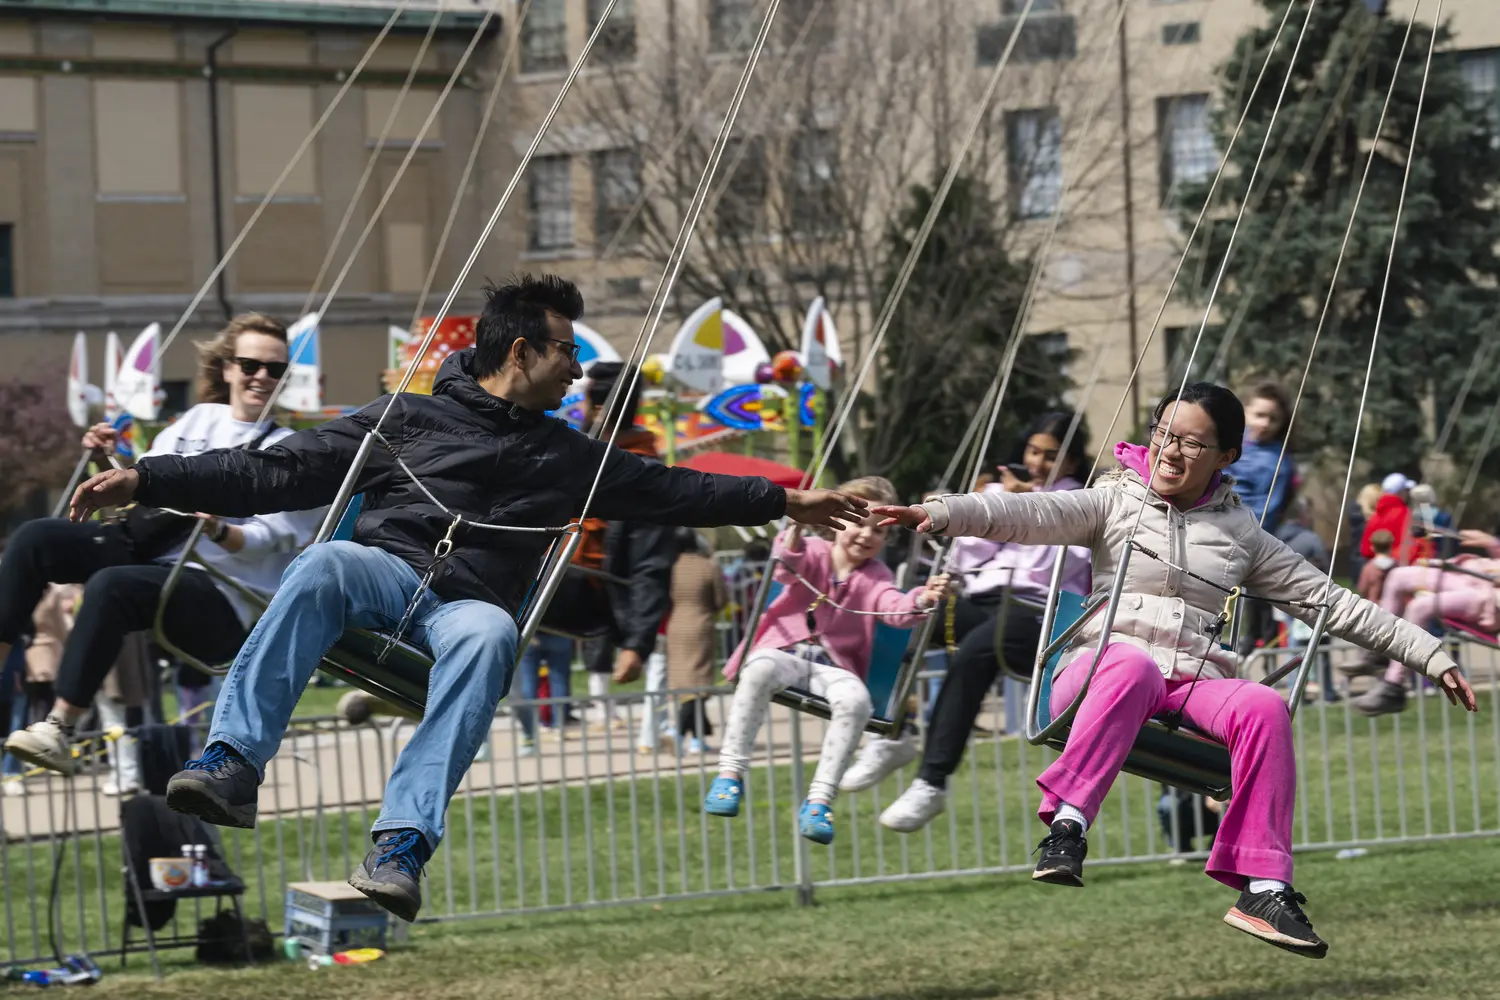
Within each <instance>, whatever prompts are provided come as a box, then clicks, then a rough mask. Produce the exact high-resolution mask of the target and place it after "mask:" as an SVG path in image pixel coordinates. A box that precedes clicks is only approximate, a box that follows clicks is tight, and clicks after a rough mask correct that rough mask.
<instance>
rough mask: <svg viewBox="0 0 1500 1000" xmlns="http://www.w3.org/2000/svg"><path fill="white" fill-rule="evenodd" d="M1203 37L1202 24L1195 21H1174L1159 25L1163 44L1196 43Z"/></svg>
mask: <svg viewBox="0 0 1500 1000" xmlns="http://www.w3.org/2000/svg"><path fill="white" fill-rule="evenodd" d="M1202 37H1203V26H1202V25H1201V24H1200V23H1199V22H1197V21H1176V22H1173V23H1172V24H1164V25H1162V26H1161V43H1162V44H1163V45H1197V44H1198V42H1199V41H1200V40H1202Z"/></svg>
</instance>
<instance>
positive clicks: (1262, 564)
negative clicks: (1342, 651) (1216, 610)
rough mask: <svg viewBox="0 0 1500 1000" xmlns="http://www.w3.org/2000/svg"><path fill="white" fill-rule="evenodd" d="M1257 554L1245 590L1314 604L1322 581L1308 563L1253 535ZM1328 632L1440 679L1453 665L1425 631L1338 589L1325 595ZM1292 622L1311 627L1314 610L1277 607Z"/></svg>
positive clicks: (1274, 542) (1276, 541) (1438, 642)
mask: <svg viewBox="0 0 1500 1000" xmlns="http://www.w3.org/2000/svg"><path fill="white" fill-rule="evenodd" d="M1258 542H1259V546H1260V550H1259V551H1258V552H1256V553H1254V554H1253V557H1252V559H1251V567H1252V569H1251V571H1250V575H1249V576H1248V577H1247V578H1246V579H1245V585H1246V589H1248V590H1249V591H1250V592H1251V593H1253V594H1256V595H1258V596H1261V597H1273V598H1274V597H1276V596H1282V595H1293V594H1294V595H1296V599H1297V600H1300V601H1304V602H1312V601H1316V600H1318V598H1319V597H1320V596H1322V594H1323V588H1324V586H1325V583H1326V581H1327V577H1326V576H1324V575H1323V574H1322V573H1321V572H1319V571H1318V570H1317V569H1316V568H1315V567H1314V566H1313V565H1312V563H1310V562H1308V561H1307V560H1306V559H1304V558H1302V557H1301V556H1299V555H1298V554H1297V553H1295V552H1293V551H1292V550H1291V549H1290V548H1288V547H1287V546H1286V545H1285V544H1284V543H1282V542H1281V541H1280V540H1279V539H1277V538H1275V537H1274V536H1272V535H1270V534H1267V533H1265V532H1260V533H1259V535H1258ZM1328 599H1329V602H1330V605H1331V607H1330V608H1329V610H1328V626H1327V627H1328V632H1329V633H1330V634H1332V635H1336V636H1338V637H1339V638H1340V639H1347V640H1348V641H1349V642H1352V643H1354V644H1355V645H1356V646H1363V647H1364V648H1365V649H1369V650H1373V651H1374V652H1377V653H1379V654H1381V655H1382V656H1385V657H1388V658H1389V659H1392V660H1399V661H1400V662H1402V663H1404V664H1406V666H1408V667H1410V668H1411V669H1412V670H1417V671H1421V672H1425V673H1427V674H1428V675H1429V676H1431V677H1438V676H1441V675H1442V674H1443V673H1445V672H1446V671H1448V670H1450V669H1452V668H1453V667H1454V666H1455V665H1456V664H1454V662H1453V660H1452V659H1451V658H1450V657H1449V656H1448V655H1447V654H1446V653H1444V652H1443V651H1442V645H1443V644H1442V642H1441V640H1439V639H1438V638H1437V637H1436V636H1434V635H1432V634H1430V633H1429V632H1428V631H1427V630H1426V629H1424V628H1421V627H1420V626H1418V625H1414V624H1412V623H1411V622H1409V621H1405V620H1403V619H1401V618H1398V617H1396V616H1395V615H1393V614H1391V613H1390V612H1389V611H1386V610H1384V609H1383V608H1381V607H1380V605H1378V604H1374V603H1372V602H1370V601H1367V600H1365V599H1364V598H1362V597H1360V596H1359V595H1358V594H1355V593H1354V592H1353V591H1350V590H1346V589H1345V588H1343V587H1340V586H1337V585H1335V586H1332V587H1329V589H1328ZM1282 608H1283V609H1284V610H1285V611H1286V612H1287V613H1288V614H1290V615H1292V616H1293V617H1294V618H1298V619H1301V620H1302V621H1304V622H1306V623H1307V624H1309V625H1311V624H1312V623H1313V622H1314V621H1316V620H1317V617H1318V609H1317V608H1313V607H1302V606H1298V605H1290V606H1289V605H1282Z"/></svg>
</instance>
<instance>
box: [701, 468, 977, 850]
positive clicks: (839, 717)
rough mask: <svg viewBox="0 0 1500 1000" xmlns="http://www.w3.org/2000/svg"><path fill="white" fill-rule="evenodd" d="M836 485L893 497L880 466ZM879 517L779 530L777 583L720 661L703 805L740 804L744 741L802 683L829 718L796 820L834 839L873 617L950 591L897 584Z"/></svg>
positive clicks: (811, 832) (719, 811) (919, 605)
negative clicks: (836, 528) (719, 721)
mask: <svg viewBox="0 0 1500 1000" xmlns="http://www.w3.org/2000/svg"><path fill="white" fill-rule="evenodd" d="M839 489H840V491H841V492H844V493H849V494H852V495H854V496H858V497H863V498H865V499H867V500H870V501H873V502H876V503H892V502H894V501H895V500H896V489H895V487H894V486H892V485H891V483H890V481H889V480H887V479H882V478H880V477H879V476H866V477H864V478H862V479H855V480H853V481H851V482H847V483H845V484H844V485H843V486H841V487H839ZM879 521H880V518H877V517H874V516H873V515H871V516H869V517H866V518H864V519H863V520H862V521H860V522H859V524H858V526H857V528H851V529H849V530H846V531H843V532H840V533H839V535H838V536H837V537H835V539H834V540H833V541H832V542H827V541H824V540H823V539H821V538H805V537H803V535H802V533H801V532H800V531H798V530H797V529H796V528H789V529H788V530H787V531H786V532H784V533H783V534H782V535H781V536H780V537H779V538H777V540H776V545H775V547H774V548H773V550H772V555H773V557H775V558H776V559H778V560H779V561H778V562H777V563H776V571H775V576H774V577H773V579H774V580H776V581H777V582H778V583H780V584H781V585H782V590H781V593H779V594H777V595H776V597H775V599H774V600H772V601H771V603H770V604H769V605H768V606H767V607H766V610H765V612H764V613H763V614H762V615H761V619H760V625H759V628H758V630H757V631H756V634H755V635H754V636H753V637H752V638H747V639H746V641H744V642H742V643H740V646H739V648H738V649H736V650H735V651H734V655H732V656H731V657H730V658H729V662H728V663H727V664H725V666H724V675H725V676H726V677H728V678H730V679H731V680H735V681H736V682H737V684H736V687H735V689H734V699H733V701H732V702H731V703H730V706H729V721H728V722H726V723H725V725H724V742H723V745H722V747H721V750H720V753H719V776H718V777H717V778H715V779H714V783H713V785H712V786H711V787H710V788H709V790H708V799H707V801H705V802H704V805H703V811H704V812H706V813H709V814H710V815H714V816H738V815H739V814H740V800H741V799H742V798H743V797H744V793H745V772H746V771H748V770H749V769H750V750H751V747H752V745H753V743H754V741H755V734H756V733H757V732H759V731H760V726H761V723H762V722H764V721H765V718H766V711H767V710H768V709H769V707H770V704H771V696H772V695H774V694H775V693H776V692H778V691H781V690H784V689H786V688H789V687H796V688H801V689H803V690H806V691H810V692H812V693H813V694H816V695H819V696H821V697H823V698H825V699H827V701H828V707H829V709H830V710H831V712H832V716H833V718H832V720H831V721H830V722H829V724H828V730H827V733H826V735H825V736H824V737H823V749H822V752H821V754H820V755H819V756H818V769H817V771H816V772H815V773H814V774H813V778H812V781H811V782H809V783H808V786H807V801H805V802H803V803H802V809H801V811H800V812H799V813H798V815H797V829H798V831H799V832H800V833H801V834H802V836H804V837H806V838H807V839H808V840H811V841H813V842H814V843H818V844H829V843H832V842H833V833H834V830H833V811H832V809H831V806H832V805H833V800H834V798H835V796H837V795H838V790H839V779H840V778H841V777H842V776H843V773H844V768H846V767H848V766H849V758H850V757H851V756H853V754H854V748H855V747H856V746H858V745H859V736H860V733H862V732H863V731H864V728H865V724H866V723H867V722H869V721H870V715H871V713H872V711H873V706H872V705H871V703H870V691H869V689H868V688H867V687H865V681H864V677H865V671H866V670H867V669H868V668H869V663H870V649H871V645H872V643H873V642H874V636H875V622H876V620H877V618H878V619H879V620H883V621H884V622H886V624H888V625H891V626H893V627H896V628H905V627H908V626H912V625H915V624H917V622H919V621H921V619H922V612H923V611H925V610H926V609H928V608H932V607H935V606H936V605H937V604H938V602H939V601H941V600H942V599H943V597H944V596H945V595H946V594H947V592H948V577H947V576H946V575H943V576H936V577H933V578H932V580H930V581H929V582H928V583H927V584H926V585H925V586H923V587H919V588H917V589H915V590H911V591H902V590H901V589H900V588H898V587H897V586H896V581H895V578H894V576H893V575H892V574H891V570H890V567H888V566H886V564H885V563H884V562H882V561H881V560H880V559H879V556H880V553H881V550H882V549H884V548H885V540H886V535H887V534H888V531H889V529H888V528H887V527H885V526H884V525H882V524H880V523H878V522H879Z"/></svg>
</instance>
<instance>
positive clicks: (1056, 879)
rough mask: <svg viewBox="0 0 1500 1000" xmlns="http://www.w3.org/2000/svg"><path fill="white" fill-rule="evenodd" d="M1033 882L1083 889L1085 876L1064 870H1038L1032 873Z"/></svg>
mask: <svg viewBox="0 0 1500 1000" xmlns="http://www.w3.org/2000/svg"><path fill="white" fill-rule="evenodd" d="M1031 880H1032V881H1033V882H1046V883H1047V884H1048V885H1066V886H1071V887H1072V888H1074V889H1082V888H1083V876H1082V875H1075V874H1074V873H1072V872H1070V871H1067V870H1065V869H1062V868H1047V869H1041V868H1038V869H1037V870H1036V871H1034V872H1032V873H1031Z"/></svg>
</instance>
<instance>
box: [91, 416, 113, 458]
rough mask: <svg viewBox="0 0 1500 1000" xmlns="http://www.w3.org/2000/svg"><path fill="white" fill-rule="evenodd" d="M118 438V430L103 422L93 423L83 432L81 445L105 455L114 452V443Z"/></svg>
mask: <svg viewBox="0 0 1500 1000" xmlns="http://www.w3.org/2000/svg"><path fill="white" fill-rule="evenodd" d="M119 439H120V432H119V431H117V430H115V429H114V428H113V427H111V426H110V425H109V424H105V423H98V424H95V425H94V426H92V427H90V428H89V429H88V430H86V431H84V432H83V446H84V447H85V448H87V449H89V450H90V451H96V452H98V453H99V454H100V455H102V456H106V457H107V456H109V455H113V454H114V453H115V443H116V442H117V441H119Z"/></svg>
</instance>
